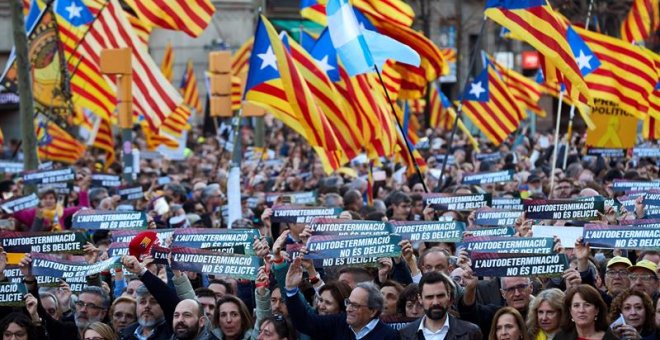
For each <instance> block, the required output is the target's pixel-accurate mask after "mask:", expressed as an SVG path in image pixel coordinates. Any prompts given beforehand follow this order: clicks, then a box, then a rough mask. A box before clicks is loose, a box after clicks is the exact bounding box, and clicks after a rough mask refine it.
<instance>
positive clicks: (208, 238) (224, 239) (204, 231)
mask: <svg viewBox="0 0 660 340" xmlns="http://www.w3.org/2000/svg"><path fill="white" fill-rule="evenodd" d="M259 236H260V235H259V230H257V229H209V228H184V229H174V233H173V234H172V247H188V248H199V249H216V248H227V247H234V246H240V245H242V246H244V251H245V252H247V254H252V252H253V250H252V243H253V242H254V240H255V239H257V238H259Z"/></svg>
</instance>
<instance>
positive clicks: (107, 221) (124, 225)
mask: <svg viewBox="0 0 660 340" xmlns="http://www.w3.org/2000/svg"><path fill="white" fill-rule="evenodd" d="M72 223H73V228H74V229H87V230H117V229H146V228H147V215H146V214H145V213H144V212H141V211H130V212H128V211H96V210H80V211H78V212H77V213H76V214H75V215H73V221H72Z"/></svg>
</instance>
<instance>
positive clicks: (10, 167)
mask: <svg viewBox="0 0 660 340" xmlns="http://www.w3.org/2000/svg"><path fill="white" fill-rule="evenodd" d="M0 172H2V173H6V174H17V173H20V172H23V163H22V162H9V161H0Z"/></svg>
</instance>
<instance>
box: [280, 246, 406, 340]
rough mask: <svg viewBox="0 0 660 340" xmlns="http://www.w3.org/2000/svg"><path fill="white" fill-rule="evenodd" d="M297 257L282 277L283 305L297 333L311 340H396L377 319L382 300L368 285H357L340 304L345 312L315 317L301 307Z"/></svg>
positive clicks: (394, 333) (299, 269) (303, 306)
mask: <svg viewBox="0 0 660 340" xmlns="http://www.w3.org/2000/svg"><path fill="white" fill-rule="evenodd" d="M300 260H301V257H298V258H296V259H295V260H294V261H293V263H291V266H290V267H289V272H288V273H287V275H286V295H287V299H286V306H287V308H288V310H289V316H290V317H291V321H292V322H293V326H294V327H295V328H296V330H297V331H299V332H301V333H304V334H309V335H311V336H313V337H314V339H351V340H352V339H357V340H361V339H362V340H371V339H373V340H376V339H377V340H397V339H399V334H398V333H397V332H396V331H395V330H394V329H392V328H390V326H388V325H386V324H385V323H383V322H382V321H380V320H379V319H378V317H379V316H380V313H381V311H382V310H383V304H384V298H383V295H382V294H381V293H380V290H378V287H376V285H374V284H373V283H371V282H361V283H358V284H357V286H356V287H355V288H354V289H353V291H352V292H351V295H350V296H349V297H348V299H346V300H345V301H344V303H345V304H346V313H339V314H333V315H317V314H315V313H314V312H313V311H311V310H308V309H306V308H305V305H304V304H303V302H302V300H301V298H300V296H299V294H298V285H299V284H300V282H301V281H302V266H301V264H300V263H301V262H300Z"/></svg>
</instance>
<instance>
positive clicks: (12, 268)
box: [2, 265, 23, 282]
mask: <svg viewBox="0 0 660 340" xmlns="http://www.w3.org/2000/svg"><path fill="white" fill-rule="evenodd" d="M2 273H3V274H4V275H5V278H6V279H7V281H8V282H22V280H23V273H21V268H20V267H19V266H18V265H7V266H5V269H4V270H3V271H2Z"/></svg>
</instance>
